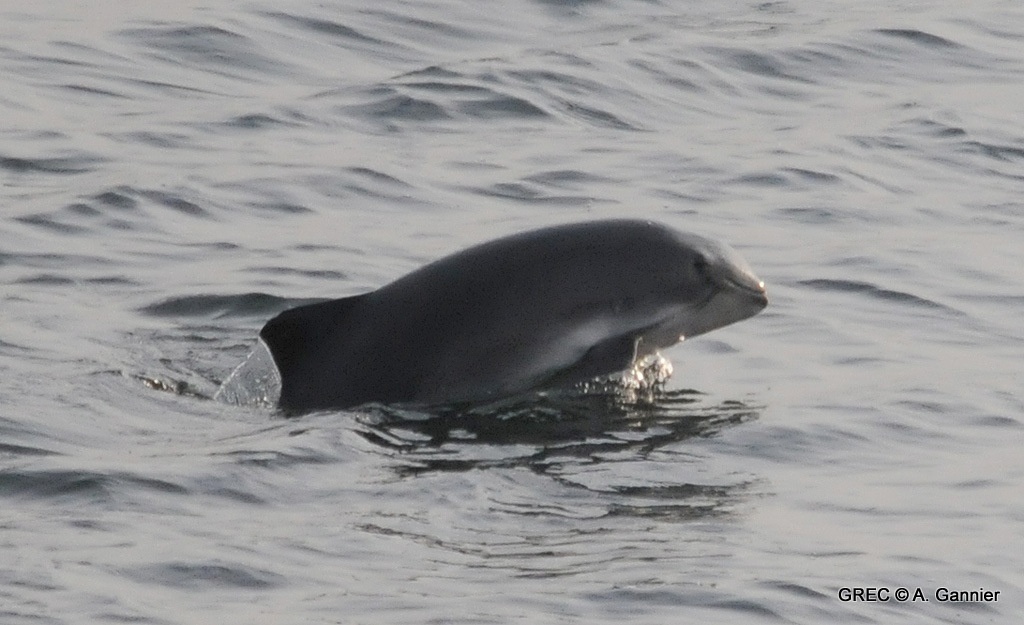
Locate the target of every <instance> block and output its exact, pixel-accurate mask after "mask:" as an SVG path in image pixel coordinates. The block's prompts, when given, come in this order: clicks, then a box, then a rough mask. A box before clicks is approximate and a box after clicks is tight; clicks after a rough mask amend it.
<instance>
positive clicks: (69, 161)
mask: <svg viewBox="0 0 1024 625" xmlns="http://www.w3.org/2000/svg"><path fill="white" fill-rule="evenodd" d="M105 162H106V159H103V158H100V157H99V156H93V155H86V154H82V155H78V156H57V157H40V158H25V157H17V156H3V155H0V169H4V170H7V171H9V172H11V173H17V174H84V173H88V172H91V171H95V170H96V169H97V168H98V167H99V165H101V164H103V163H105Z"/></svg>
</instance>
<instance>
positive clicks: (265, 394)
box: [213, 339, 281, 406]
mask: <svg viewBox="0 0 1024 625" xmlns="http://www.w3.org/2000/svg"><path fill="white" fill-rule="evenodd" d="M280 396H281V374H280V373H278V371H277V366H276V365H275V364H274V357H273V356H272V355H271V354H270V349H269V348H267V345H266V344H265V343H264V342H263V339H260V340H259V341H257V343H256V346H255V347H254V348H253V350H252V352H250V353H249V356H248V357H246V359H245V360H244V361H243V362H242V364H240V365H238V366H237V367H235V370H234V371H232V372H231V375H229V376H228V379H227V380H224V383H223V384H221V386H220V388H219V389H218V390H217V393H216V394H215V395H214V396H213V398H214V399H215V400H217V401H221V402H224V403H228V404H235V405H238V406H276V405H277V400H278V398H280Z"/></svg>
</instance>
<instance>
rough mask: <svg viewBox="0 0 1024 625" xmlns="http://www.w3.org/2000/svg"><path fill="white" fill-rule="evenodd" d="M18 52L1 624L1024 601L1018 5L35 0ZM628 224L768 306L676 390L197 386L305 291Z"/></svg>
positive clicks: (977, 605) (5, 332)
mask: <svg viewBox="0 0 1024 625" xmlns="http://www.w3.org/2000/svg"><path fill="white" fill-rule="evenodd" d="M0 35H2V36H0V119H3V125H2V126H0V181H2V187H0V198H2V199H0V206H2V210H3V213H2V217H0V283H2V284H3V289H2V291H0V293H2V299H3V310H4V322H3V324H2V326H0V328H2V329H0V375H2V379H3V382H2V383H0V406H2V409H0V529H2V533H0V622H2V623H13V624H18V625H21V624H25V623H110V622H125V621H130V622H143V623H175V624H177V623H197V624H198V623H204V624H205V623H213V622H216V623H319V622H325V623H387V624H391V623H428V622H431V623H508V622H528V623H620V622H630V623H668V622H704V623H736V622H758V623H835V622H862V623H1004V622H1006V623H1008V622H1015V620H1016V619H1015V617H1016V616H1017V615H1019V614H1020V613H1021V610H1022V608H1024V557H1022V556H1020V555H1019V549H1018V547H1019V545H1020V544H1021V542H1022V539H1024V491H1022V487H1021V482H1022V479H1024V454H1022V453H1021V449H1022V443H1024V423H1022V419H1024V401H1022V381H1021V380H1022V374H1024V367H1022V364H1021V362H1022V354H1024V330H1022V329H1021V322H1020V315H1021V311H1022V309H1024V278H1022V276H1024V272H1022V267H1024V252H1022V251H1021V249H1022V245H1021V244H1022V242H1024V201H1022V199H1021V198H1022V197H1024V131H1022V128H1024V114H1022V112H1021V111H1022V110H1024V107H1022V102H1024V8H1022V6H1021V5H1020V4H1019V3H1017V2H1015V1H997V0H984V1H982V2H975V3H970V5H966V4H964V3H961V2H912V1H904V2H898V3H891V2H867V3H864V2H862V3H835V2H806V1H794V2H769V3H763V2H719V3H710V4H709V3H671V2H647V3H627V2H615V1H611V2H542V1H537V2H516V3H512V4H508V3H506V4H502V5H495V6H486V7H485V6H481V5H480V4H479V3H460V2H449V3H445V2H441V3H423V2H419V3H383V4H366V5H362V4H360V3H348V4H346V3H312V2H309V3H305V2H293V3H285V4H282V3H251V4H247V5H241V4H239V3H233V2H220V1H218V0H213V1H211V2H206V3H191V4H186V3H113V4H109V5H107V4H102V3H93V5H92V6H90V5H89V3H84V4H79V3H72V2H66V1H55V2H45V1H44V2H35V3H28V4H25V3H20V4H17V5H15V4H13V3H7V4H4V5H2V7H0ZM618 216H649V217H651V218H656V219H659V220H662V221H665V222H668V223H670V224H672V225H674V226H676V227H678V228H681V229H687V230H693V231H695V232H699V233H702V234H705V235H709V236H713V237H716V238H721V239H723V240H726V241H728V242H730V243H731V244H732V245H734V246H735V247H736V248H737V249H739V250H740V251H741V252H742V253H743V255H744V256H745V257H746V258H747V260H749V261H750V263H751V265H752V266H753V267H754V269H755V270H756V271H757V272H758V274H759V275H760V276H761V277H762V278H763V279H764V280H765V281H766V282H767V283H768V289H769V296H770V298H771V304H770V306H769V308H768V309H767V310H766V311H765V312H764V313H762V314H761V315H759V316H757V317H755V318H753V319H750V320H748V321H746V322H743V323H740V324H738V325H735V326H731V327H728V328H725V329H723V330H720V331H717V332H715V333H712V334H710V335H708V336H706V337H700V338H698V339H695V340H694V341H693V342H689V341H688V342H686V343H684V344H682V345H680V346H678V347H676V348H673V349H672V350H670V351H669V352H668V353H667V356H669V357H670V358H671V359H672V360H673V363H674V366H675V376H674V377H673V379H672V381H671V382H670V384H669V389H668V392H667V393H665V394H663V395H661V396H659V397H657V398H655V399H654V402H653V403H649V402H645V401H642V400H641V401H639V402H636V403H628V402H627V403H612V404H609V403H602V402H600V401H596V402H594V403H592V404H586V403H584V404H572V405H560V404H558V403H557V402H555V403H545V402H539V403H538V404H536V405H527V406H518V407H517V406H513V407H510V408H509V409H508V410H507V411H506V412H504V413H503V414H502V415H501V416H500V418H498V417H496V416H495V415H493V414H490V415H489V414H466V413H452V414H445V415H438V416H437V417H436V418H434V419H426V420H424V419H423V418H422V417H421V416H417V415H401V414H396V413H395V412H394V411H384V410H361V411H352V412H340V413H322V414H316V415H310V416H307V417H303V418H300V419H294V420H283V419H281V418H280V417H277V416H275V415H274V414H272V413H271V412H268V411H261V410H253V409H244V408H238V407H232V406H226V405H224V404H222V403H219V402H214V401H212V400H210V399H209V397H210V396H211V395H212V394H213V393H214V392H215V390H216V389H217V387H218V384H219V383H220V381H221V380H223V379H224V378H225V377H226V376H227V375H229V374H230V372H231V371H232V370H233V368H234V367H235V366H236V365H237V364H238V363H239V362H240V361H241V360H242V358H243V357H244V356H245V354H246V353H247V352H248V350H249V348H250V347H251V346H252V343H253V340H254V338H255V334H256V332H257V331H258V329H259V327H260V326H261V325H262V323H263V322H264V321H265V320H266V319H267V318H269V317H270V316H272V315H273V314H274V313H275V312H277V311H279V310H281V309H282V308H283V307H285V306H288V305H293V304H298V303H301V302H304V301H308V300H309V299H311V298H317V297H340V296H344V295H350V294H354V293H358V292H362V291H365V290H367V289H371V288H375V287H377V286H380V285H382V284H384V283H386V282H388V281H390V280H391V279H394V278H395V277H397V276H399V275H401V274H402V273H404V272H406V271H408V270H410V269H413V268H415V267H417V266H419V265H420V264H421V263H423V262H425V261H428V260H431V259H433V258H436V257H438V256H440V255H442V254H445V253H447V252H451V251H454V250H456V249H459V248H461V247H464V246H466V245H469V244H472V243H476V242H478V241H481V240H484V239H487V238H490V237H494V236H499V235H502V234H507V233H510V232H514V231H518V230H523V229H526V228H531V227H536V226H540V225H544V224H549V223H558V222H564V221H572V220H583V219H593V218H598V217H618ZM381 357H382V358H386V357H387V355H386V354H382V355H381ZM844 587H852V588H867V587H873V588H878V587H884V588H887V589H889V591H890V592H894V591H895V589H896V588H898V587H907V588H910V589H911V590H912V591H913V590H914V589H916V588H918V587H920V588H921V589H922V590H923V592H924V594H925V596H926V597H927V598H928V599H929V601H928V602H923V601H916V602H915V601H908V602H898V601H896V600H894V599H893V600H890V601H887V602H859V601H858V602H848V601H842V600H841V599H840V589H841V588H844ZM940 587H947V588H953V589H965V590H976V589H978V588H982V587H984V588H985V589H987V590H991V591H999V593H1000V594H999V596H998V599H997V600H992V601H981V602H971V603H949V602H942V601H939V600H938V599H937V598H936V596H935V594H934V591H935V590H936V589H938V588H940Z"/></svg>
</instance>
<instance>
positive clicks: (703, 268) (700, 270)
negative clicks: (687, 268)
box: [693, 254, 710, 278]
mask: <svg viewBox="0 0 1024 625" xmlns="http://www.w3.org/2000/svg"><path fill="white" fill-rule="evenodd" d="M709 269H710V267H709V265H708V261H707V259H706V258H704V256H702V255H701V254H697V255H696V256H694V257H693V272H694V273H695V274H697V275H698V276H700V277H702V278H707V277H708V273H709Z"/></svg>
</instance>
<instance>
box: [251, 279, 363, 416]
mask: <svg viewBox="0 0 1024 625" xmlns="http://www.w3.org/2000/svg"><path fill="white" fill-rule="evenodd" d="M365 297H366V294H363V295H355V296H352V297H345V298H342V299H335V300H329V301H326V302H318V303H315V304H306V305H305V306H299V307H297V308H291V309H289V310H286V311H284V312H282V313H281V314H279V315H277V316H276V317H274V318H273V319H271V320H270V321H268V322H267V323H266V325H264V326H263V329H262V330H260V338H261V339H263V342H264V343H266V344H267V347H268V348H269V349H270V353H271V354H272V355H273V356H274V364H276V365H277V371H278V373H279V374H280V375H281V403H282V404H283V405H288V404H290V403H293V400H294V399H298V397H299V396H302V395H304V393H305V391H304V390H303V387H305V386H306V384H307V381H308V380H310V379H312V378H316V377H320V376H323V375H325V373H324V372H323V371H317V369H329V368H330V364H329V362H328V361H329V360H331V359H332V358H333V357H334V356H335V354H333V353H330V352H331V351H333V350H336V349H338V346H337V345H336V344H335V343H334V342H333V341H330V340H329V338H330V337H331V336H332V335H334V333H335V332H337V331H338V330H339V329H340V330H341V331H342V332H344V329H345V328H348V327H351V324H352V323H353V321H352V319H353V317H354V311H355V309H356V307H357V306H358V304H359V303H360V302H361V301H363V299H364V298H365ZM325 350H327V351H328V353H327V354H326V355H325V354H324V352H325ZM300 401H301V400H300Z"/></svg>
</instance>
